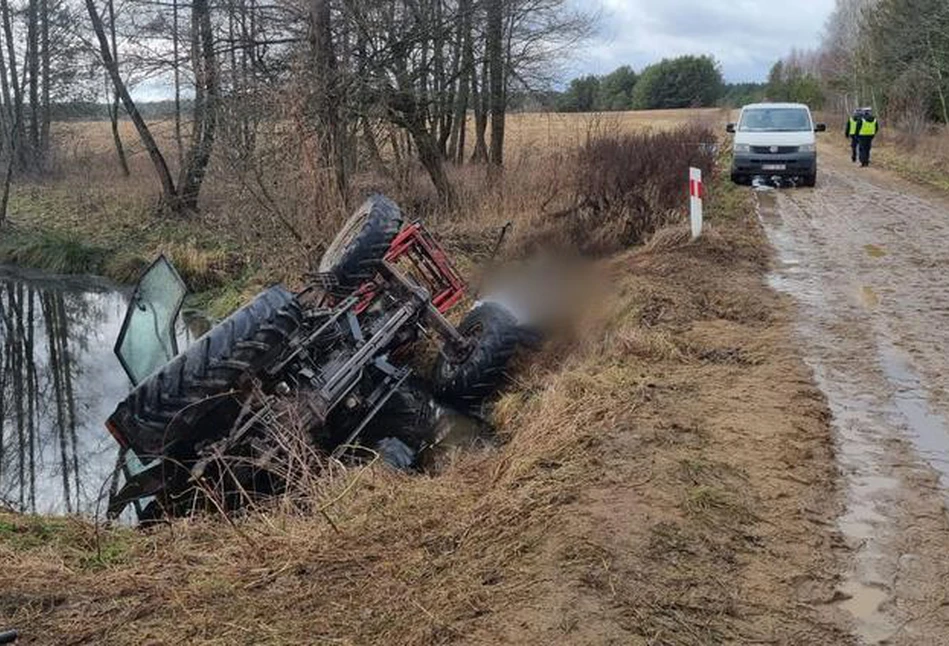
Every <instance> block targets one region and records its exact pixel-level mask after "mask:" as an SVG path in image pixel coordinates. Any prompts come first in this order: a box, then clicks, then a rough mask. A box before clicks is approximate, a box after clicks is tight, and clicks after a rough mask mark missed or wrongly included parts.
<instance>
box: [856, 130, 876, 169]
mask: <svg viewBox="0 0 949 646" xmlns="http://www.w3.org/2000/svg"><path fill="white" fill-rule="evenodd" d="M859 139H860V165H861V166H866V165H867V164H869V163H870V149H871V148H873V137H867V136H860V137H859Z"/></svg>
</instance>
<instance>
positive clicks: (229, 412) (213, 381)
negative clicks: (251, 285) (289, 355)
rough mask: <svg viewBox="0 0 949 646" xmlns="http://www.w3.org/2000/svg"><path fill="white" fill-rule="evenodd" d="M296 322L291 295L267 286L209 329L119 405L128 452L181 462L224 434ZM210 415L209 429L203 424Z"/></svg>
mask: <svg viewBox="0 0 949 646" xmlns="http://www.w3.org/2000/svg"><path fill="white" fill-rule="evenodd" d="M301 320H302V313H301V310H300V305H299V303H298V302H297V300H296V298H295V297H294V296H293V294H291V293H290V292H288V291H287V290H285V289H283V288H282V287H271V288H270V289H268V290H267V291H265V292H263V293H261V294H260V295H259V296H257V298H255V299H254V300H253V301H252V302H251V303H249V304H248V305H245V306H244V307H242V308H241V309H239V310H237V311H236V312H234V313H233V314H231V315H230V316H229V317H227V318H226V319H225V320H224V321H222V322H221V323H220V324H218V325H216V326H215V327H214V328H212V329H211V331H210V332H208V333H207V334H205V335H204V336H203V337H201V338H200V339H199V340H198V341H197V342H196V343H195V344H194V345H192V346H191V347H190V348H188V349H187V350H186V351H185V352H183V353H181V354H179V355H178V356H177V357H175V358H174V359H173V360H172V361H170V362H169V363H168V364H166V365H165V366H164V367H163V368H161V369H160V370H159V371H158V372H156V373H155V374H153V375H152V376H150V377H149V378H148V379H146V380H145V381H144V382H142V383H141V384H140V385H139V386H138V387H137V388H136V389H135V390H134V391H132V393H131V394H130V395H129V396H128V398H127V399H126V400H125V401H124V402H123V403H122V404H120V405H119V408H118V410H117V411H116V416H117V418H118V419H117V421H118V423H119V424H118V425H119V426H120V428H121V429H122V430H123V431H124V434H125V436H126V439H127V440H128V442H129V444H130V445H131V447H132V449H133V450H135V452H136V453H137V454H138V455H139V456H141V457H145V456H168V455H182V456H183V455H187V454H188V453H190V452H191V451H190V448H193V445H194V444H195V443H197V442H200V441H204V440H213V439H217V437H221V436H223V435H224V434H226V433H227V432H228V431H229V430H230V427H231V424H233V421H234V420H235V419H236V417H237V415H238V414H239V412H240V403H239V401H240V400H241V399H242V397H241V395H242V394H243V391H245V390H246V389H247V387H248V386H249V384H250V379H251V378H252V377H253V376H254V375H255V374H257V373H258V372H259V371H260V370H261V369H262V368H263V367H264V366H266V365H267V363H268V362H270V361H272V360H273V359H275V358H276V357H277V356H278V355H279V354H280V353H281V352H282V351H283V350H284V348H285V346H286V342H287V339H288V338H289V336H290V335H291V334H292V333H293V332H294V331H296V329H297V328H298V327H299V326H300V322H301ZM230 393H233V396H229V394H230ZM212 414H213V416H214V417H213V422H214V423H213V424H211V423H206V422H207V420H208V418H209V416H210V415H212ZM189 445H190V447H189Z"/></svg>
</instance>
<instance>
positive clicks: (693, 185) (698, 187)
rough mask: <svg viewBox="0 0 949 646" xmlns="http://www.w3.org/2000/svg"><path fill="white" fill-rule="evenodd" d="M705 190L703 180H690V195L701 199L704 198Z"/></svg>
mask: <svg viewBox="0 0 949 646" xmlns="http://www.w3.org/2000/svg"><path fill="white" fill-rule="evenodd" d="M703 192H704V189H703V186H702V182H699V181H697V180H694V179H690V180H689V195H691V196H692V197H697V198H699V199H702V197H703V196H702V193H703Z"/></svg>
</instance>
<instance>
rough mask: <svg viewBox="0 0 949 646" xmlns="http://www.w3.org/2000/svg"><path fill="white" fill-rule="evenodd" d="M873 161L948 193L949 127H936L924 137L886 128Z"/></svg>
mask: <svg viewBox="0 0 949 646" xmlns="http://www.w3.org/2000/svg"><path fill="white" fill-rule="evenodd" d="M873 160H874V162H875V163H877V164H879V165H880V166H882V167H883V168H887V169H889V170H892V171H895V172H896V173H898V174H900V175H902V176H903V177H905V178H907V179H909V180H912V181H915V182H919V183H921V184H925V185H927V186H931V187H933V188H936V189H938V190H941V191H949V127H935V126H933V127H932V130H931V131H930V132H928V133H926V134H924V135H922V136H910V135H908V134H906V133H904V132H902V131H899V130H895V131H894V130H890V129H884V130H883V132H882V134H881V136H880V137H878V138H877V140H876V142H875V143H874V150H873Z"/></svg>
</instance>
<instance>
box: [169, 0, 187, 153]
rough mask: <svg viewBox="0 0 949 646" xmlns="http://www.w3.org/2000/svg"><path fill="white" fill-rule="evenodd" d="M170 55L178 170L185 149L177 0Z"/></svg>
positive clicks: (174, 6) (174, 10)
mask: <svg viewBox="0 0 949 646" xmlns="http://www.w3.org/2000/svg"><path fill="white" fill-rule="evenodd" d="M171 23H172V27H171V28H172V35H171V55H172V67H173V68H174V76H175V144H176V145H177V146H178V170H179V171H180V170H181V169H182V168H184V165H185V148H184V144H183V143H182V141H181V54H180V53H179V47H178V0H172V3H171Z"/></svg>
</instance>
